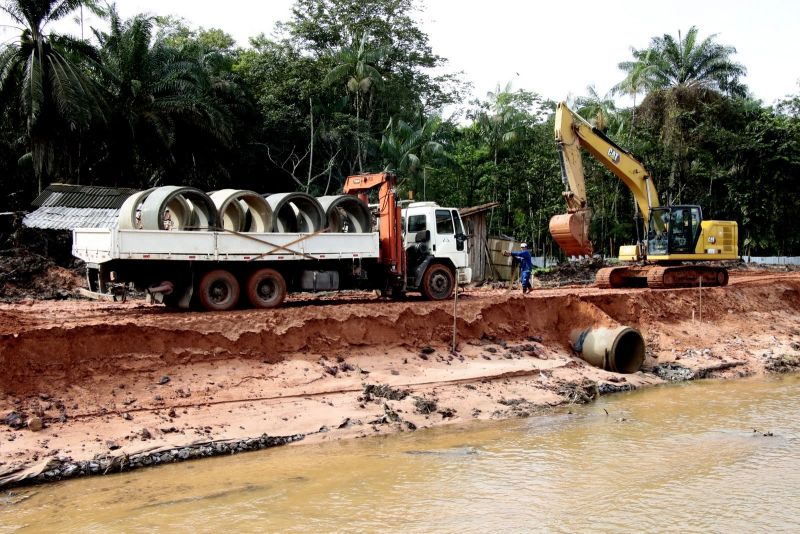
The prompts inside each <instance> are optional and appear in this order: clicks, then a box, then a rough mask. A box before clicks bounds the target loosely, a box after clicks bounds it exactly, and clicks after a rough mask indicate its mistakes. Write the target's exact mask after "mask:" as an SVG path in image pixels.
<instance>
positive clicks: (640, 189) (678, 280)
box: [550, 102, 739, 289]
mask: <svg viewBox="0 0 800 534" xmlns="http://www.w3.org/2000/svg"><path fill="white" fill-rule="evenodd" d="M555 138H556V142H557V143H558V149H559V157H560V160H561V179H562V181H563V182H564V187H565V191H564V193H563V194H564V199H565V200H566V202H567V213H566V214H563V215H556V216H555V217H553V218H552V219H550V234H551V235H552V236H553V239H554V240H555V242H556V243H557V244H558V246H559V247H560V248H561V249H562V250H563V251H564V253H565V254H566V255H567V256H587V255H591V254H592V242H591V241H590V239H589V223H590V221H591V215H592V212H591V208H590V207H589V205H588V204H587V200H586V184H585V182H584V174H583V162H582V160H581V150H580V149H581V148H583V149H585V150H586V151H587V152H589V154H591V155H592V156H594V157H595V158H596V159H597V160H598V161H600V163H602V164H603V165H604V166H605V167H606V168H607V169H608V170H610V171H611V172H612V173H614V175H615V176H616V177H617V178H619V179H620V180H622V182H623V183H624V184H625V185H626V186H627V187H628V189H630V190H631V192H632V193H633V198H634V200H635V201H636V204H637V205H638V207H639V210H640V211H641V213H642V217H643V220H644V239H643V240H642V241H640V242H639V243H637V244H636V245H626V246H622V247H620V249H619V259H620V261H622V262H626V264H624V265H619V266H615V267H606V268H603V269H600V270H599V271H598V272H597V285H598V287H601V288H612V287H645V286H646V287H650V288H654V289H661V288H673V287H695V286H698V285H703V286H724V285H726V284H727V283H728V271H727V269H725V267H723V266H719V265H709V264H698V263H684V262H717V261H723V260H735V259H738V257H739V248H738V242H739V235H738V225H737V224H736V222H734V221H704V220H703V210H702V209H701V208H700V206H696V205H686V204H681V205H670V206H661V205H660V204H659V200H658V193H657V192H656V188H655V185H653V180H652V178H651V177H650V174H649V173H648V172H647V170H646V169H645V168H644V166H643V165H642V164H641V163H640V162H639V161H638V160H636V158H634V157H633V156H632V155H631V153H630V152H628V151H627V150H625V149H624V148H621V147H620V146H619V145H617V144H616V143H614V141H612V140H611V139H609V138H608V137H606V135H605V134H604V133H603V132H602V131H600V130H599V129H597V128H595V127H593V126H592V125H591V124H590V123H589V122H587V121H586V120H585V119H583V118H582V117H581V116H580V115H578V114H577V113H575V112H573V111H572V110H570V109H569V108H568V107H567V105H566V104H565V103H564V102H561V103H559V104H558V107H557V108H556V122H555Z"/></svg>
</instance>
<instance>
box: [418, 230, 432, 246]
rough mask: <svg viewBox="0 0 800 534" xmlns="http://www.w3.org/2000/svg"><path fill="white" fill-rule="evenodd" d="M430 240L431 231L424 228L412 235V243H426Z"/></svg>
mask: <svg viewBox="0 0 800 534" xmlns="http://www.w3.org/2000/svg"><path fill="white" fill-rule="evenodd" d="M430 240H431V231H430V230H425V231H424V232H417V235H416V236H415V237H414V243H427V242H428V241H430Z"/></svg>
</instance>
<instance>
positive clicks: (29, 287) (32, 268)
mask: <svg viewBox="0 0 800 534" xmlns="http://www.w3.org/2000/svg"><path fill="white" fill-rule="evenodd" d="M78 271H79V269H74V270H73V269H67V268H65V267H61V266H59V265H57V264H56V263H55V262H54V261H53V260H52V259H50V258H48V257H46V256H42V255H39V254H36V253H34V252H32V251H31V250H29V249H27V248H22V247H20V248H13V249H9V250H4V251H0V302H19V301H21V300H26V299H36V300H52V299H65V298H69V297H71V296H72V294H73V291H74V289H75V288H76V287H79V286H81V285H82V284H83V279H82V277H81V276H80V274H79V273H78Z"/></svg>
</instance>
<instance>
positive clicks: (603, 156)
mask: <svg viewBox="0 0 800 534" xmlns="http://www.w3.org/2000/svg"><path fill="white" fill-rule="evenodd" d="M555 139H556V143H558V151H559V160H560V163H561V181H562V182H563V183H564V187H565V191H564V193H563V195H564V199H565V200H566V202H567V213H566V214H563V215H556V216H555V217H553V218H552V219H551V220H550V234H551V235H552V236H553V239H554V240H555V241H556V243H557V244H558V246H559V247H560V248H561V249H562V250H563V251H564V253H565V254H566V255H567V256H586V255H591V253H592V242H591V241H590V240H589V223H590V222H591V216H592V212H591V209H590V208H589V206H588V203H587V200H586V182H585V178H584V173H583V162H582V159H581V148H583V149H585V150H586V151H587V152H589V153H590V154H591V155H592V156H594V157H595V158H596V159H597V160H598V161H600V162H601V163H602V164H603V165H604V166H605V167H606V168H607V169H608V170H610V171H611V172H612V173H614V175H616V176H617V177H618V178H619V179H620V180H622V181H623V182H624V183H625V185H626V186H628V189H630V190H631V192H632V193H633V197H634V199H635V200H636V203H637V204H638V206H639V209H640V210H641V212H642V215H643V216H644V220H645V221H647V220H648V217H649V214H650V209H651V208H653V207H658V194H657V193H656V190H655V187H654V186H653V182H652V180H650V175H649V174H648V172H647V170H646V169H645V168H644V166H642V164H641V163H639V161H637V160H636V159H635V158H634V157H633V156H632V155H631V154H630V153H629V152H628V151H627V150H625V149H624V148H622V147H620V146H619V145H617V144H616V143H614V142H613V141H612V140H611V139H609V138H608V137H606V135H605V134H604V133H603V132H601V131H600V130H598V129H597V128H594V127H593V126H592V125H591V124H589V123H588V122H587V121H586V120H584V119H583V118H582V117H581V116H579V115H577V114H576V113H573V112H572V110H570V109H569V108H568V107H567V105H566V104H565V103H564V102H560V103H559V104H558V107H557V108H556V118H555Z"/></svg>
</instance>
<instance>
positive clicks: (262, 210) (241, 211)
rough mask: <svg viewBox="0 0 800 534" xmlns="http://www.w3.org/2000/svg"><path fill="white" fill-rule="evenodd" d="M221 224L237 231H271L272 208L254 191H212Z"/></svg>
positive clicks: (212, 198) (227, 228)
mask: <svg viewBox="0 0 800 534" xmlns="http://www.w3.org/2000/svg"><path fill="white" fill-rule="evenodd" d="M211 200H213V201H214V205H215V206H216V207H217V211H218V212H219V217H220V224H221V225H222V227H223V228H225V229H226V230H233V231H235V232H258V233H264V232H271V231H272V208H270V206H269V204H268V203H267V201H266V200H265V199H264V197H262V196H261V195H259V194H258V193H256V192H254V191H247V190H243V189H222V190H220V191H215V192H214V193H211Z"/></svg>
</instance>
